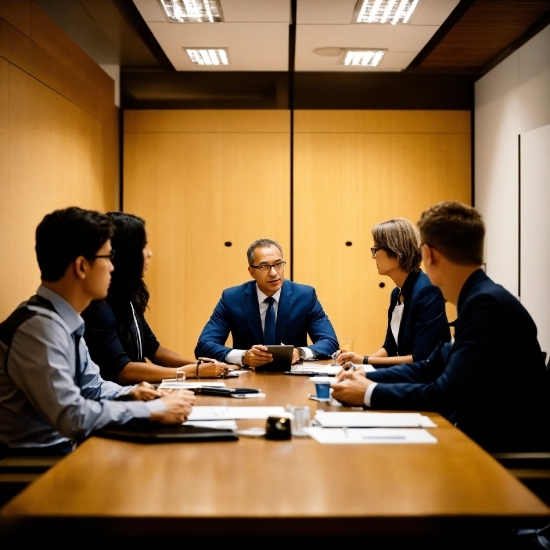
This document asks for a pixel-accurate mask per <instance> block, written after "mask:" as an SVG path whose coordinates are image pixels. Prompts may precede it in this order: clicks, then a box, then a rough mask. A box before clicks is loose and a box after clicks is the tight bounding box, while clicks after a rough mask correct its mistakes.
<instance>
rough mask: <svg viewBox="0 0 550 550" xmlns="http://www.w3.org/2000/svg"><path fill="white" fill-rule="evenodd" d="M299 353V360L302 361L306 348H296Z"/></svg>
mask: <svg viewBox="0 0 550 550" xmlns="http://www.w3.org/2000/svg"><path fill="white" fill-rule="evenodd" d="M296 349H297V350H298V353H299V354H300V361H303V360H304V359H305V358H306V350H305V349H304V348H296Z"/></svg>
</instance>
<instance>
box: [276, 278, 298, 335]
mask: <svg viewBox="0 0 550 550" xmlns="http://www.w3.org/2000/svg"><path fill="white" fill-rule="evenodd" d="M293 302H294V293H293V291H292V287H291V286H290V284H288V283H287V282H286V281H285V282H283V287H282V288H281V297H280V300H279V307H278V309H277V325H276V326H275V341H276V342H277V343H285V344H290V343H291V342H283V336H284V335H285V332H286V327H287V326H288V323H289V322H290V321H291V319H290V313H291V311H292V303H293Z"/></svg>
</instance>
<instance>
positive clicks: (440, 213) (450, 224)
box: [418, 201, 485, 266]
mask: <svg viewBox="0 0 550 550" xmlns="http://www.w3.org/2000/svg"><path fill="white" fill-rule="evenodd" d="M418 229H419V230H420V240H421V242H422V243H426V244H427V245H428V246H431V247H432V248H435V249H436V250H438V251H439V252H440V253H441V254H443V255H444V256H445V257H446V258H447V259H448V260H450V261H451V262H453V263H455V264H459V265H478V266H479V265H481V264H482V263H483V240H484V237H485V224H484V223H483V219H482V218H481V214H480V213H479V212H478V211H477V210H476V209H475V208H473V207H472V206H467V205H466V204H462V203H460V202H451V201H448V202H440V203H438V204H436V205H434V206H432V207H431V208H428V209H427V210H425V211H424V212H423V213H422V216H421V218H420V221H419V222H418Z"/></svg>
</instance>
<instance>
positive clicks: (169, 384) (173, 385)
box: [159, 378, 225, 390]
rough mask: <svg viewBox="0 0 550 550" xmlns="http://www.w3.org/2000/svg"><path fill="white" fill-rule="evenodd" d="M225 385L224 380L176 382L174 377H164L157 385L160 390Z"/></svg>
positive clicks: (222, 386)
mask: <svg viewBox="0 0 550 550" xmlns="http://www.w3.org/2000/svg"><path fill="white" fill-rule="evenodd" d="M212 386H214V387H221V388H224V387H225V382H199V381H197V382H191V381H189V380H187V381H185V382H176V379H175V378H166V379H164V380H163V381H162V383H161V384H160V386H159V389H161V390H190V389H194V388H202V387H212Z"/></svg>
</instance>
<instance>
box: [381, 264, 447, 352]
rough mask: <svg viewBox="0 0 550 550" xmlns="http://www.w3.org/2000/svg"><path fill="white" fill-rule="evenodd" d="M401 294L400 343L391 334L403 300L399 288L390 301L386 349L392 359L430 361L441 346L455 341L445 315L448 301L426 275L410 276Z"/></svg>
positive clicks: (421, 273) (395, 289) (411, 274)
mask: <svg viewBox="0 0 550 550" xmlns="http://www.w3.org/2000/svg"><path fill="white" fill-rule="evenodd" d="M401 293H402V294H403V298H404V305H403V316H402V317H401V324H400V325H399V337H398V340H399V341H398V342H397V343H396V341H395V338H394V337H393V333H392V330H391V317H392V314H393V310H394V309H395V306H396V305H397V298H398V296H399V288H397V287H395V288H394V289H393V290H392V293H391V297H390V307H389V309H388V329H387V332H386V340H385V341H384V343H383V344H382V347H383V348H384V349H385V350H386V352H387V353H388V357H394V356H396V355H412V356H413V361H421V360H422V359H427V358H428V356H429V355H430V353H432V351H433V350H434V349H435V348H436V346H437V344H439V342H448V341H449V340H450V339H451V332H450V330H449V323H448V321H447V314H446V313H445V298H443V294H441V290H439V288H437V287H436V286H434V285H432V284H431V283H430V279H428V276H427V275H426V274H425V273H424V272H422V271H419V272H417V273H414V272H412V273H409V275H408V277H407V279H406V280H405V283H404V284H403V288H402V289H401Z"/></svg>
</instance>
